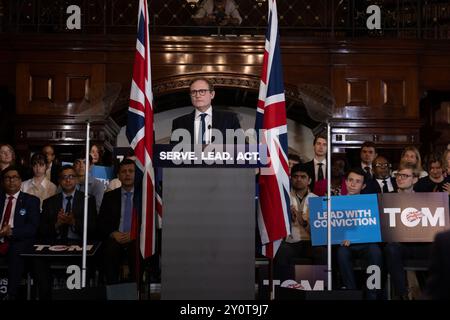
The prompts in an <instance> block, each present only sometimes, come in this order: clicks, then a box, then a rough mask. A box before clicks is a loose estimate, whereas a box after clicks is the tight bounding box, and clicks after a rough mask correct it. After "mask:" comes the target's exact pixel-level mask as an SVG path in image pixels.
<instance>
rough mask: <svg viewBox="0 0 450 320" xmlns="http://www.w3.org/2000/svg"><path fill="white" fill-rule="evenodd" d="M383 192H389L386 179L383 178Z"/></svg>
mask: <svg viewBox="0 0 450 320" xmlns="http://www.w3.org/2000/svg"><path fill="white" fill-rule="evenodd" d="M383 193H389V189H388V186H387V181H386V179H383Z"/></svg>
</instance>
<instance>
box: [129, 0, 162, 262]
mask: <svg viewBox="0 0 450 320" xmlns="http://www.w3.org/2000/svg"><path fill="white" fill-rule="evenodd" d="M148 22H149V19H148V7H147V0H140V1H139V16H138V30H137V31H138V32H137V41H136V53H135V57H134V67H133V80H132V82H131V93H130V106H129V108H128V123H127V130H126V133H127V137H128V141H129V142H130V145H131V147H132V148H133V149H134V153H135V155H136V166H137V168H138V170H139V171H140V172H137V174H136V179H137V180H139V181H136V182H137V183H139V185H140V182H142V185H141V186H139V188H135V200H136V199H137V201H135V203H136V202H137V211H138V212H140V213H141V219H140V220H141V230H140V234H139V247H140V250H141V254H142V256H143V257H144V258H148V257H150V256H151V255H153V254H154V253H155V222H156V217H155V205H156V204H155V196H156V194H155V173H154V169H153V143H154V129H153V93H152V79H151V72H150V71H151V70H150V65H151V63H150V42H149V35H148V30H149V28H148Z"/></svg>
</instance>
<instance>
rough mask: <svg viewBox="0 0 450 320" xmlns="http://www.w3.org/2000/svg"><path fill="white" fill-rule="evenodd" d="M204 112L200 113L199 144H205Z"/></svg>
mask: <svg viewBox="0 0 450 320" xmlns="http://www.w3.org/2000/svg"><path fill="white" fill-rule="evenodd" d="M205 117H206V113H201V114H200V118H201V119H200V121H201V124H200V126H199V128H198V129H199V130H198V140H197V141H198V143H199V144H205V143H206V142H205V131H206V122H205Z"/></svg>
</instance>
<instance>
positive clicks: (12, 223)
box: [0, 191, 20, 228]
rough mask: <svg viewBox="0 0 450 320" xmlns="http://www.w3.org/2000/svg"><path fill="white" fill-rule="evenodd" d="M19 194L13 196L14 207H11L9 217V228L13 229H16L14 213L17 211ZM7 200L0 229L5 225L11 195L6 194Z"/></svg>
mask: <svg viewBox="0 0 450 320" xmlns="http://www.w3.org/2000/svg"><path fill="white" fill-rule="evenodd" d="M19 193H20V191H19V192H17V193H15V194H13V195H12V196H13V199H12V207H11V216H10V217H9V223H8V224H9V226H10V227H11V228H14V212H15V211H16V204H17V198H18V197H19ZM5 196H6V198H5V203H4V207H3V213H2V221H0V227H1V226H2V225H3V219H4V218H5V211H6V206H7V205H8V201H9V197H10V195H9V194H5Z"/></svg>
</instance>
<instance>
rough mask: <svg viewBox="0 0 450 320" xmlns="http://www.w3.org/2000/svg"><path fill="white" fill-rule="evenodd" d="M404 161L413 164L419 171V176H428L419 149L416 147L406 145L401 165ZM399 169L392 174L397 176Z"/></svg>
mask: <svg viewBox="0 0 450 320" xmlns="http://www.w3.org/2000/svg"><path fill="white" fill-rule="evenodd" d="M402 163H407V164H409V165H411V166H413V167H414V168H415V169H417V170H418V171H419V178H423V177H426V176H427V175H428V173H427V172H426V171H424V170H423V169H422V158H421V157H420V153H419V150H417V148H416V147H412V146H409V147H406V148H405V149H403V152H402V156H401V158H400V165H401V164H402ZM396 173H397V170H395V171H393V172H392V176H393V177H394V178H395V174H396Z"/></svg>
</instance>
